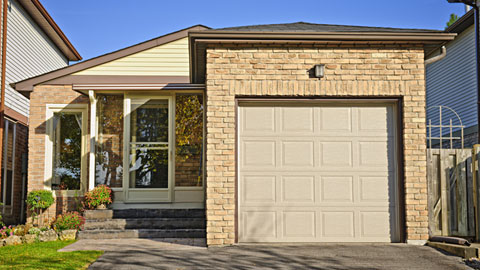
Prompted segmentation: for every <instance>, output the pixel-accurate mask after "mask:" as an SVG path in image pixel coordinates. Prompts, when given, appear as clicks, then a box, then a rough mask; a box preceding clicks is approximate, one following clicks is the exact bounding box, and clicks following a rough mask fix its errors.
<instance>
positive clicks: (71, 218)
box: [53, 212, 85, 232]
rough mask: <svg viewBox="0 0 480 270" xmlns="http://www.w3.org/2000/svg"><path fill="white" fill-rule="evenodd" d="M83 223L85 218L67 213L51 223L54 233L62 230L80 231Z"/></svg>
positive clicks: (77, 214)
mask: <svg viewBox="0 0 480 270" xmlns="http://www.w3.org/2000/svg"><path fill="white" fill-rule="evenodd" d="M84 223H85V218H84V217H82V216H81V215H80V214H79V213H78V212H68V213H66V214H64V215H58V216H57V218H56V219H55V221H54V222H53V228H54V229H55V231H57V232H60V231H64V230H80V228H81V227H82V225H83V224H84Z"/></svg>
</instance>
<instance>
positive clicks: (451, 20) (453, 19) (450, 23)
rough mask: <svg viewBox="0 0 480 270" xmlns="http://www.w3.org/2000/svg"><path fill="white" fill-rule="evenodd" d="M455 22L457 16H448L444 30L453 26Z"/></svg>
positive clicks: (453, 14)
mask: <svg viewBox="0 0 480 270" xmlns="http://www.w3.org/2000/svg"><path fill="white" fill-rule="evenodd" d="M457 20H458V15H457V14H455V13H452V14H450V20H449V21H448V22H447V27H445V29H447V28H448V27H449V26H450V25H452V24H454V23H455V22H456V21H457Z"/></svg>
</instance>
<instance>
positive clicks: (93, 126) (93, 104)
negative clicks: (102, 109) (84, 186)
mask: <svg viewBox="0 0 480 270" xmlns="http://www.w3.org/2000/svg"><path fill="white" fill-rule="evenodd" d="M88 97H89V98H90V159H89V163H88V190H92V189H93V188H94V187H95V145H96V143H97V140H96V135H97V123H96V119H97V99H96V97H95V92H94V91H93V90H88Z"/></svg>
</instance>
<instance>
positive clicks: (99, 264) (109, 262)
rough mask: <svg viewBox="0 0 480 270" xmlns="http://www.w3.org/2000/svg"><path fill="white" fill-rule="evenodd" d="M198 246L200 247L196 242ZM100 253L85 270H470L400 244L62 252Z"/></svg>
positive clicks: (114, 243)
mask: <svg viewBox="0 0 480 270" xmlns="http://www.w3.org/2000/svg"><path fill="white" fill-rule="evenodd" d="M199 244H200V243H199ZM85 249H103V250H106V252H105V254H104V255H103V256H101V257H100V258H99V259H98V260H97V261H96V262H95V263H93V264H92V265H91V266H90V268H89V269H116V270H123V269H175V270H183V269H328V270H340V269H349V270H350V269H365V270H366V269H369V270H381V269H385V270H386V269H388V270H391V269H409V270H417V269H418V270H420V269H422V270H459V269H470V270H471V268H469V267H468V266H466V265H465V264H464V263H463V261H462V259H461V258H459V257H455V256H450V255H447V254H444V253H442V252H440V251H437V250H435V249H433V248H430V247H427V246H410V245H404V244H318V245H238V246H232V247H224V248H208V249H207V248H205V247H199V246H192V245H185V243H177V244H175V243H164V242H160V241H158V240H148V239H115V240H93V241H92V240H80V241H78V242H76V243H75V244H73V245H71V246H68V247H66V248H64V249H63V250H65V251H72V250H85Z"/></svg>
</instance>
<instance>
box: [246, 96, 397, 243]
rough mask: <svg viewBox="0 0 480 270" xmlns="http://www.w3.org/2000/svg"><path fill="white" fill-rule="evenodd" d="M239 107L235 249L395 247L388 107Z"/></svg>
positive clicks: (392, 120)
mask: <svg viewBox="0 0 480 270" xmlns="http://www.w3.org/2000/svg"><path fill="white" fill-rule="evenodd" d="M348 102H349V103H347V102H346V101H338V100H335V101H332V100H330V101H312V100H310V101H308V100H305V101H299V100H296V101H264V102H258V101H243V102H242V101H239V106H238V137H237V138H238V157H237V158H238V185H237V186H238V194H237V199H238V228H237V229H238V231H237V233H238V241H239V242H398V241H400V234H399V227H400V226H399V225H398V223H399V218H398V216H399V214H398V212H399V211H398V206H399V203H398V201H399V199H398V192H397V191H398V183H397V169H398V168H397V163H396V153H397V152H398V150H397V149H396V148H397V145H396V142H395V134H396V110H397V109H396V105H395V104H394V103H388V102H386V101H381V102H380V101H378V100H376V101H375V100H372V101H366V100H363V101H362V100H359V101H348Z"/></svg>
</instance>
